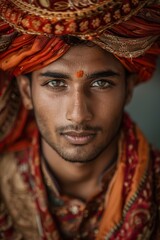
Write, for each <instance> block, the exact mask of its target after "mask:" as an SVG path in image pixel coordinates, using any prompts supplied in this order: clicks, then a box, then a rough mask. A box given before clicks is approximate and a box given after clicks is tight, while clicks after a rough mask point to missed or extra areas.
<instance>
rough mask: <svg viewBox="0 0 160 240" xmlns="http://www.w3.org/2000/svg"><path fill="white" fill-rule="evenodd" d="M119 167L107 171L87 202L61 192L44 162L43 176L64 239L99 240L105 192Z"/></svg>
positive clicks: (53, 214)
mask: <svg viewBox="0 0 160 240" xmlns="http://www.w3.org/2000/svg"><path fill="white" fill-rule="evenodd" d="M115 167H116V165H115V164H112V166H111V167H110V168H109V169H106V170H105V171H104V172H103V173H102V175H101V176H100V179H99V184H100V189H99V191H98V192H97V193H96V192H95V193H94V196H92V197H91V196H90V198H89V199H88V201H87V202H85V201H83V200H82V199H76V198H75V197H71V196H66V195H64V194H63V192H61V189H60V187H59V186H57V181H56V179H55V178H53V173H52V174H51V173H50V169H47V168H48V165H47V162H46V164H45V162H44V163H43V161H42V174H43V176H44V182H45V183H46V184H45V185H46V190H47V195H48V202H49V209H50V212H51V213H52V216H53V218H54V220H55V221H56V223H57V226H58V228H59V231H60V233H61V236H62V239H64V240H65V239H66V240H67V239H69V240H71V239H76V238H77V239H78V236H82V238H83V239H86V240H87V239H95V237H96V235H97V233H98V228H99V223H100V220H101V217H102V214H103V211H104V199H105V193H106V191H107V188H108V184H109V182H110V180H111V178H112V177H113V174H114V172H115ZM54 183H55V184H54Z"/></svg>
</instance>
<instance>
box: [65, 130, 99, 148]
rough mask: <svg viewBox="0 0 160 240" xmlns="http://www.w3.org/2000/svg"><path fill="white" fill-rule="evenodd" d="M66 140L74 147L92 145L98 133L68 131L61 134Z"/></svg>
mask: <svg viewBox="0 0 160 240" xmlns="http://www.w3.org/2000/svg"><path fill="white" fill-rule="evenodd" d="M61 135H62V136H64V138H65V139H66V140H67V141H68V142H69V143H70V144H73V145H85V144H88V143H90V142H91V141H92V140H93V138H95V136H96V132H91V131H68V132H63V133H61Z"/></svg>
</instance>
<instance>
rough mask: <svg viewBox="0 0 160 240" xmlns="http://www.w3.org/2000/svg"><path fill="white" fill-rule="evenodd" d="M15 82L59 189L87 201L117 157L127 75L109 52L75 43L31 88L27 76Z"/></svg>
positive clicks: (126, 98) (129, 88)
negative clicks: (81, 73)
mask: <svg viewBox="0 0 160 240" xmlns="http://www.w3.org/2000/svg"><path fill="white" fill-rule="evenodd" d="M80 71H83V75H82V76H81V77H79V75H77V73H78V72H80ZM126 78H130V79H126ZM18 84H19V88H20V92H21V95H22V99H23V102H24V105H25V107H26V108H27V109H29V110H32V109H33V110H34V114H35V118H36V122H37V125H38V128H39V131H40V133H41V143H42V151H43V154H44V156H45V158H46V160H47V161H48V163H49V165H50V167H51V169H52V170H53V171H54V174H55V175H56V177H57V179H58V180H59V183H60V185H61V187H62V189H63V191H64V192H65V193H67V194H72V195H76V196H78V197H81V198H84V199H86V198H87V197H88V196H90V195H92V194H93V193H94V192H96V191H98V188H99V186H98V179H99V176H100V174H101V173H102V172H103V171H104V169H106V167H107V166H109V165H110V164H111V163H112V162H113V159H114V158H115V156H116V153H117V145H118V139H119V130H120V127H121V121H122V116H123V110H124V106H125V105H126V103H127V102H128V101H129V100H130V98H131V95H132V89H133V80H132V78H131V76H128V77H126V72H125V69H124V67H123V66H122V64H121V63H120V62H119V61H118V60H117V59H116V58H115V57H114V56H113V55H112V54H110V53H108V52H106V51H104V50H102V49H101V48H100V47H98V46H92V47H91V46H86V45H79V46H74V47H71V48H70V50H69V51H68V52H67V53H66V54H65V55H63V56H62V57H61V58H60V59H58V60H57V61H55V62H54V63H52V64H50V65H48V66H47V67H44V68H42V69H40V70H37V71H34V72H33V73H32V81H31V84H30V81H29V79H28V78H27V77H26V76H19V77H18ZM84 186H85V189H86V191H84ZM90 189H94V190H90Z"/></svg>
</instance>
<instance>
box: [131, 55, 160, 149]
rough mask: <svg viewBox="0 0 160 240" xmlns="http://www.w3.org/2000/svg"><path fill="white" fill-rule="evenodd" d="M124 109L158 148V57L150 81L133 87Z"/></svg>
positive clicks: (159, 109) (159, 96)
mask: <svg viewBox="0 0 160 240" xmlns="http://www.w3.org/2000/svg"><path fill="white" fill-rule="evenodd" d="M126 110H127V112H129V113H130V115H131V116H132V119H133V120H134V121H135V122H136V123H138V125H139V127H140V128H141V130H142V131H143V133H144V134H145V136H146V137H147V138H148V140H149V142H151V143H152V144H153V145H154V146H156V147H157V148H159V149H160V58H159V60H158V62H157V70H156V72H155V73H154V75H153V77H152V79H151V81H149V82H147V83H144V84H140V85H139V86H137V87H136V88H135V90H134V94H133V98H132V101H131V103H130V104H129V105H128V106H127V107H126Z"/></svg>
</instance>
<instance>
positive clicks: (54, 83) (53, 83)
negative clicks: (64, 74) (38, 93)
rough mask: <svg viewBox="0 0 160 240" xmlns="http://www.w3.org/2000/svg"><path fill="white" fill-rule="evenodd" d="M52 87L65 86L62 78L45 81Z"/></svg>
mask: <svg viewBox="0 0 160 240" xmlns="http://www.w3.org/2000/svg"><path fill="white" fill-rule="evenodd" d="M47 85H48V86H50V87H52V88H58V87H66V83H65V82H64V81H62V80H51V81H49V82H48V83H47Z"/></svg>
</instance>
